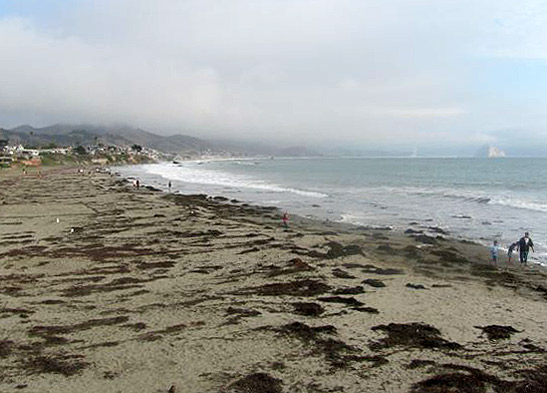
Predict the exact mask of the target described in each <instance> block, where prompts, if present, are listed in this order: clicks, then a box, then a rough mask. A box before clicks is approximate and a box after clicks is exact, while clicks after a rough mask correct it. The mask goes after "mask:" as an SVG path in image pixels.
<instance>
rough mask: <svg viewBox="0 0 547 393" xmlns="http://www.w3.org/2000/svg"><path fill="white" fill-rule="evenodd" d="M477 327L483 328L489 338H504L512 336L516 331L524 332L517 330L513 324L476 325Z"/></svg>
mask: <svg viewBox="0 0 547 393" xmlns="http://www.w3.org/2000/svg"><path fill="white" fill-rule="evenodd" d="M475 328H477V329H481V330H482V332H483V333H484V334H486V336H487V337H488V339H489V340H504V339H508V338H511V335H513V334H515V333H522V332H521V331H519V330H516V329H515V328H514V327H512V326H500V325H488V326H475Z"/></svg>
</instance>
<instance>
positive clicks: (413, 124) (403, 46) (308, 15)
mask: <svg viewBox="0 0 547 393" xmlns="http://www.w3.org/2000/svg"><path fill="white" fill-rule="evenodd" d="M546 60H547V3H546V2H544V1H530V0H521V1H514V0H331V1H327V0H216V1H210V0H195V1H192V0H189V1H185V0H154V1H151V0H96V1H91V0H89V1H86V0H65V1H61V0H48V1H45V0H0V126H4V127H12V126H16V125H19V124H23V123H29V124H32V125H34V126H44V125H49V124H52V123H58V122H61V123H84V122H87V123H89V122H91V123H103V124H108V123H124V124H130V125H134V126H139V127H143V128H146V129H149V130H151V131H155V132H158V133H165V134H170V133H174V132H181V133H188V134H192V135H195V136H202V137H222V138H230V137H239V138H241V137H244V138H254V139H264V140H282V141H285V142H287V143H291V144H292V143H293V142H294V143H300V142H302V141H306V140H312V141H314V142H318V143H329V144H332V143H335V144H340V145H344V144H345V145H351V146H359V147H366V146H371V147H372V146H374V147H376V146H390V145H391V146H404V147H410V148H413V147H414V146H416V147H419V148H427V147H428V146H429V147H435V146H444V147H447V146H450V147H461V148H466V147H470V146H471V147H473V146H480V145H482V144H485V143H489V144H493V145H499V146H501V147H503V148H506V149H508V150H511V149H515V150H519V149H520V150H522V148H526V146H530V151H536V150H538V149H539V150H541V149H544V148H545V146H547V110H546V108H547V62H546Z"/></svg>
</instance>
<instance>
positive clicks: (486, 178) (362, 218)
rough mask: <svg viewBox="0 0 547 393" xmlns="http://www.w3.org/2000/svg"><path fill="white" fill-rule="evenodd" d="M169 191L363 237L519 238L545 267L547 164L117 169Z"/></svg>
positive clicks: (286, 162) (220, 164)
mask: <svg viewBox="0 0 547 393" xmlns="http://www.w3.org/2000/svg"><path fill="white" fill-rule="evenodd" d="M119 171H120V172H122V174H123V175H125V176H134V177H138V178H140V180H141V181H142V182H143V183H146V184H151V185H154V186H156V187H160V188H163V189H166V188H167V184H168V182H169V181H171V182H172V184H173V188H172V191H178V192H181V193H204V194H208V195H222V196H226V197H228V198H234V199H237V200H239V201H242V202H248V203H254V204H261V205H275V206H278V207H279V208H281V209H282V210H286V211H288V212H289V214H290V213H295V214H299V215H303V216H307V217H310V218H317V219H321V220H331V221H339V222H345V223H351V224H356V225H363V226H367V227H390V228H394V229H398V230H405V229H408V228H414V229H422V230H426V231H432V232H433V233H434V232H435V230H437V228H442V229H443V230H445V231H447V232H449V234H450V236H452V237H455V238H461V239H468V240H472V241H477V242H480V243H483V244H485V245H490V244H491V243H492V241H493V240H498V241H499V242H500V244H501V245H502V246H505V247H507V246H508V245H509V244H510V243H512V242H514V241H517V240H518V239H519V238H520V237H521V236H522V235H523V233H524V232H525V231H528V232H530V235H531V237H532V239H533V240H534V243H535V245H536V247H535V249H536V252H535V253H534V254H532V253H531V254H530V260H532V261H535V262H540V263H543V264H547V247H546V246H547V159H546V158H499V159H486V158H307V159H288V158H287V159H278V158H276V159H245V160H235V159H234V160H218V161H215V160H212V161H188V162H182V163H178V164H176V163H161V164H151V165H139V166H130V167H123V168H119Z"/></svg>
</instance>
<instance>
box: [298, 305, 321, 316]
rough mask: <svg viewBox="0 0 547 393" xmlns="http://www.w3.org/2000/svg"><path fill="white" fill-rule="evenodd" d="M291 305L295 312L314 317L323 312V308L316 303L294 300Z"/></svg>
mask: <svg viewBox="0 0 547 393" xmlns="http://www.w3.org/2000/svg"><path fill="white" fill-rule="evenodd" d="M292 306H293V307H294V312H295V313H296V314H300V315H306V316H310V317H316V316H318V315H321V314H322V313H323V312H325V309H324V308H323V307H322V306H321V305H320V304H317V303H309V302H296V303H292Z"/></svg>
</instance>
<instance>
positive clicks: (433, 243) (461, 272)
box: [0, 168, 547, 393]
mask: <svg viewBox="0 0 547 393" xmlns="http://www.w3.org/2000/svg"><path fill="white" fill-rule="evenodd" d="M488 258H489V255H488V251H487V250H486V249H485V248H483V247H481V246H478V245H474V244H469V243H463V242H459V241H456V240H450V239H447V238H445V237H443V236H442V235H439V236H430V235H426V234H423V233H394V232H392V231H389V230H378V229H367V228H356V227H350V226H343V225H337V224H334V223H322V222H317V221H311V220H305V219H302V218H295V219H294V220H292V222H291V228H290V229H289V230H288V231H285V230H283V228H282V224H281V220H280V213H279V211H277V210H276V209H275V208H261V207H253V206H247V205H244V204H241V203H239V202H230V201H227V200H224V199H223V198H222V197H219V198H216V199H212V198H207V197H205V196H182V195H167V194H164V193H162V192H158V191H154V190H153V189H147V188H143V187H141V189H139V190H136V189H134V188H133V187H131V185H130V184H128V183H127V182H124V181H122V180H120V179H119V178H116V177H113V176H110V175H108V174H100V173H92V174H89V173H86V174H85V175H80V174H77V173H76V170H75V169H71V168H56V169H50V170H48V171H45V172H44V175H43V176H42V177H41V178H38V177H37V176H36V174H35V173H30V174H29V175H27V176H26V177H23V176H21V175H20V173H19V172H16V171H3V172H0V275H1V280H0V365H1V367H0V391H5V392H8V391H9V392H12V391H23V392H75V391H87V392H166V393H167V392H171V393H173V392H242V393H243V392H244V393H258V392H264V393H268V392H274V393H277V392H287V393H288V392H291V393H292V392H426V393H427V392H460V391H461V392H528V393H537V392H546V386H547V353H546V350H547V274H546V273H545V271H544V270H543V269H540V268H539V267H537V266H528V267H525V268H522V267H521V266H518V265H512V266H507V264H506V263H505V259H503V260H502V262H501V263H500V266H499V267H497V268H496V267H493V266H491V265H490V264H489V262H488Z"/></svg>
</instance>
